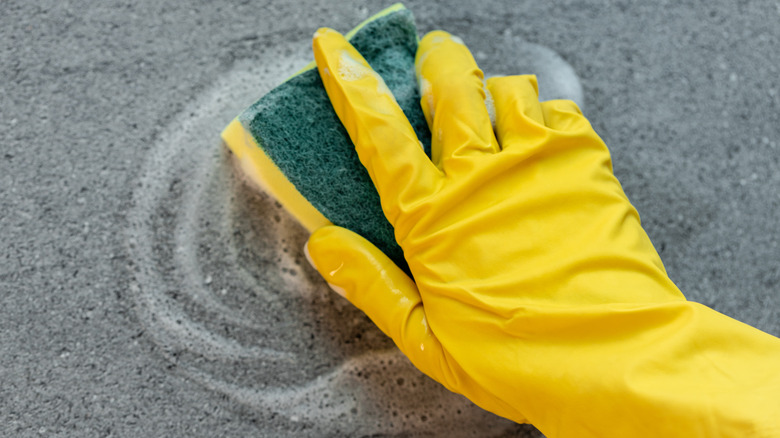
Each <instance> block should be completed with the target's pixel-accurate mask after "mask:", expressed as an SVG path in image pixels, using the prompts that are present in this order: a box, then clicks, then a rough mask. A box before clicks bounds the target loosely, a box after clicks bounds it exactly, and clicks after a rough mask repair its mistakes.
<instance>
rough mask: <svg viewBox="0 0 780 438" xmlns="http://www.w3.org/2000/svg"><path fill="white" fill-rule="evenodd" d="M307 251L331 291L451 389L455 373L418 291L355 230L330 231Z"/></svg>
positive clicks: (312, 239)
mask: <svg viewBox="0 0 780 438" xmlns="http://www.w3.org/2000/svg"><path fill="white" fill-rule="evenodd" d="M305 252H306V256H307V258H308V259H309V262H310V263H311V264H312V266H314V268H315V269H316V270H317V271H318V272H319V273H320V275H322V276H323V278H325V281H327V282H328V285H329V286H330V287H331V289H333V290H334V291H336V292H337V293H338V294H339V295H341V296H343V297H345V298H346V299H348V300H349V301H350V302H351V303H352V304H353V305H355V306H356V307H357V308H359V309H360V310H362V311H363V312H364V313H365V314H366V315H368V317H369V318H371V320H372V321H374V324H376V325H377V326H378V327H379V329H380V330H382V332H384V333H385V334H386V335H388V336H390V338H392V339H393V341H394V342H395V344H396V345H397V346H398V348H399V349H401V351H402V352H403V353H404V354H405V355H406V356H407V357H408V358H409V360H411V361H412V363H413V364H414V365H415V366H416V367H417V368H418V369H420V370H421V371H422V372H424V373H425V374H427V375H428V376H430V377H432V378H433V379H435V380H437V381H438V382H440V383H442V384H444V385H445V386H447V387H449V386H450V385H448V383H449V382H452V380H451V378H452V376H449V375H448V374H449V373H451V372H452V369H451V368H450V366H449V365H448V364H447V359H446V358H445V354H444V352H443V350H442V346H441V344H440V343H439V341H438V339H436V336H435V335H434V334H433V332H432V331H431V329H430V327H429V326H428V321H427V319H426V317H425V309H424V307H423V302H422V299H421V297H420V293H419V291H418V290H417V286H416V285H415V284H414V281H412V279H411V278H409V276H407V275H406V274H405V273H404V272H403V271H402V270H401V269H400V268H398V267H397V266H396V265H395V264H394V263H393V262H392V261H391V260H390V259H389V258H388V257H387V256H386V255H385V254H384V253H382V251H380V250H379V249H378V248H377V247H375V246H374V245H373V244H371V242H369V241H367V240H366V239H364V238H363V237H361V236H359V235H358V234H356V233H354V232H352V231H349V230H347V229H345V228H341V227H337V226H326V227H323V228H320V229H318V230H317V231H315V232H314V233H313V234H312V235H311V237H310V238H309V241H308V242H307V243H306V247H305ZM449 389H452V388H449Z"/></svg>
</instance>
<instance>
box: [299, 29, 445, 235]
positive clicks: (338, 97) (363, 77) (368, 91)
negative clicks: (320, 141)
mask: <svg viewBox="0 0 780 438" xmlns="http://www.w3.org/2000/svg"><path fill="white" fill-rule="evenodd" d="M313 48H314V59H315V60H316V62H317V68H318V70H319V72H320V77H321V78H322V82H323V84H324V86H325V90H326V91H327V93H328V97H329V98H330V101H331V103H332V104H333V109H334V110H335V111H336V114H337V115H338V117H339V119H340V120H341V123H342V124H343V125H344V127H345V128H346V130H347V132H348V133H349V136H350V138H351V139H352V142H353V143H354V144H355V149H356V150H357V153H358V156H359V157H360V162H361V163H363V165H364V166H365V167H366V170H368V173H369V175H370V176H371V179H372V181H373V182H374V185H375V186H376V189H377V191H378V192H379V197H380V198H381V200H382V207H383V209H384V211H385V214H386V215H387V216H388V219H390V221H391V223H393V217H391V216H392V210H397V207H396V206H397V205H398V204H402V203H404V202H411V201H413V200H415V199H419V197H420V196H422V194H423V193H425V192H427V190H429V189H430V188H432V186H433V184H434V182H435V181H434V180H435V178H436V176H437V174H438V171H437V169H436V168H435V166H433V163H431V161H430V159H428V156H427V155H426V154H425V152H424V150H423V148H422V145H421V144H420V142H419V140H418V139H417V136H416V135H415V132H414V129H413V128H412V126H411V125H410V124H409V121H408V120H407V119H406V116H405V115H404V113H403V111H402V110H401V107H399V106H398V103H397V102H396V100H395V98H394V97H393V94H392V93H391V92H390V90H389V89H388V88H387V85H385V82H384V80H383V79H382V77H381V76H379V74H377V73H376V72H375V71H374V70H372V69H371V67H370V66H369V65H368V62H366V60H365V59H364V58H363V56H361V55H360V53H358V51H357V50H356V49H355V48H354V47H352V45H351V44H350V43H349V42H348V41H347V40H346V39H345V38H344V37H343V36H342V35H341V34H340V33H338V32H336V31H335V30H332V29H327V28H323V29H320V30H318V31H317V33H315V34H314V41H313Z"/></svg>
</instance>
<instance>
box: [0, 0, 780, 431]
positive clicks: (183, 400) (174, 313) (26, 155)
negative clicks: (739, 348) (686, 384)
mask: <svg viewBox="0 0 780 438" xmlns="http://www.w3.org/2000/svg"><path fill="white" fill-rule="evenodd" d="M406 4H407V7H409V8H410V9H411V10H412V11H413V12H414V14H415V16H416V19H417V25H418V28H419V29H420V30H421V31H423V32H424V31H428V30H432V29H436V28H442V29H445V30H448V31H450V32H452V33H454V34H457V35H459V36H460V37H462V38H463V40H464V41H465V42H466V44H467V45H468V46H469V47H470V48H471V49H472V51H473V52H474V54H475V58H476V59H477V61H478V62H479V63H480V64H481V65H482V66H483V67H484V68H485V70H486V71H487V72H488V73H493V74H501V73H504V74H508V73H534V71H521V70H523V67H524V66H525V65H528V67H529V69H530V70H533V69H534V68H536V67H538V66H536V67H535V66H533V65H532V63H526V62H525V61H526V60H528V54H529V53H537V52H534V51H533V50H530V51H529V49H528V48H529V47H543V48H545V50H547V49H549V50H551V51H552V52H554V53H557V54H558V55H560V59H562V60H563V61H565V63H568V65H570V66H571V67H572V69H573V71H574V72H575V73H576V75H577V77H579V81H580V82H579V83H580V84H581V87H582V88H581V92H582V95H581V96H582V101H581V103H582V104H583V107H584V111H585V114H586V115H587V116H588V117H589V119H590V120H591V122H592V123H593V125H594V127H595V129H596V130H597V132H599V133H600V134H601V136H602V137H603V138H604V140H605V141H606V143H607V144H608V145H609V147H610V148H611V150H612V155H613V161H614V167H615V173H616V174H617V176H618V178H619V179H620V181H621V182H622V183H623V186H624V188H625V191H626V193H627V194H628V196H629V197H630V199H631V200H632V201H633V202H634V204H635V205H636V207H637V208H638V210H639V212H640V214H641V215H642V218H643V223H644V225H645V228H646V230H647V231H648V234H649V235H650V237H651V238H652V240H653V242H654V244H655V245H656V247H657V248H658V250H659V252H660V253H661V256H662V258H663V260H664V262H665V264H666V267H667V270H668V271H669V274H670V276H671V277H672V279H673V280H675V282H676V283H677V284H678V285H679V286H680V288H681V289H682V290H683V292H684V293H685V294H686V295H687V296H688V297H689V298H690V299H692V300H696V301H700V302H703V303H705V304H707V305H709V306H712V307H714V308H715V309H717V310H719V311H721V312H724V313H726V314H728V315H731V316H733V317H735V318H737V319H739V320H741V321H744V322H746V323H748V324H751V325H753V326H756V327H758V328H760V329H762V330H765V331H767V332H769V333H771V334H773V335H775V336H777V335H779V334H780V317H779V314H780V311H779V310H780V246H778V245H779V244H780V243H779V242H780V225H778V221H777V219H776V218H777V216H778V213H780V195H778V193H780V172H779V171H778V170H780V162H779V159H780V158H779V157H780V79H779V78H780V74H779V73H780V72H779V71H778V70H779V69H780V67H778V57H777V55H776V47H777V46H778V45H780V26H778V25H777V23H778V20H779V19H780V7H778V5H777V3H776V2H773V1H752V0H747V1H740V2H732V1H720V0H716V1H710V2H706V3H702V2H687V1H674V2H672V1H657V2H633V1H614V2H600V1H561V2H554V3H553V2H525V1H523V2H515V1H511V2H510V1H491V0H485V1H482V2H480V3H479V8H478V9H477V10H470V9H469V5H471V4H473V2H466V1H451V2H447V3H446V4H445V3H439V2H424V1H412V2H407V3H406ZM386 6H389V3H388V2H378V1H367V2H356V1H343V2H313V1H306V0H302V1H297V2H282V1H276V2H241V3H228V2H224V1H213V2H199V3H191V4H185V3H170V2H153V1H139V2H133V3H126V2H115V1H101V2H97V1H93V2H86V1H68V2H65V1H43V0H41V1H36V2H28V1H18V0H9V1H5V2H3V3H2V4H1V5H0V145H1V146H2V150H0V382H2V384H0V436H22V437H25V436H54V437H57V436H101V437H102V436H174V437H193V436H204V437H206V436H208V437H213V436H259V437H286V436H290V437H299V436H311V437H321V436H358V437H361V436H441V435H442V434H447V435H451V436H458V434H459V435H460V436H490V435H493V436H504V437H524V436H539V434H538V432H536V431H535V430H534V429H533V428H532V427H529V426H516V425H513V424H511V423H508V422H506V421H504V420H501V419H498V418H496V417H494V416H492V415H491V414H486V413H483V412H481V411H479V410H478V409H477V408H474V407H473V406H471V405H470V404H469V403H467V402H466V401H464V400H463V399H462V398H460V397H458V396H453V395H450V394H447V393H446V391H444V390H442V389H441V388H440V387H438V385H436V384H434V383H431V382H430V380H429V379H427V378H425V377H424V376H422V375H420V374H419V373H417V372H416V371H415V370H414V369H413V368H411V366H410V365H409V364H408V363H407V362H406V361H405V359H403V358H402V357H401V356H399V355H398V354H397V353H396V352H395V351H394V349H393V346H392V343H391V342H390V341H388V340H387V339H386V338H384V336H383V335H382V334H381V333H380V332H379V331H378V330H376V329H375V328H374V327H373V326H372V325H371V323H370V321H369V320H367V319H366V318H365V317H364V316H363V315H362V314H360V313H359V312H357V311H355V310H354V309H352V308H351V307H350V306H349V304H348V303H346V302H344V301H343V300H341V299H340V298H339V297H338V296H335V295H333V294H331V293H330V292H329V291H328V290H327V287H326V286H325V285H324V283H322V281H321V280H320V279H319V278H317V275H316V273H315V272H314V271H313V270H312V269H311V268H309V267H308V266H307V265H306V262H305V261H304V259H303V256H302V253H301V247H302V245H303V243H304V242H305V239H306V235H305V232H304V230H303V229H302V228H300V227H299V226H298V225H297V224H295V223H294V222H293V221H291V220H290V218H289V217H287V216H286V215H285V213H284V211H282V210H281V209H279V207H278V206H277V205H276V204H274V202H273V201H272V200H270V199H268V198H267V197H266V196H263V195H259V194H257V193H255V192H254V191H252V190H251V189H250V188H248V187H246V186H245V185H244V184H243V183H242V181H241V179H240V177H239V176H237V174H236V172H235V170H234V168H233V165H232V163H231V159H230V156H229V154H228V153H227V152H226V151H225V150H224V149H223V148H222V147H221V146H220V144H219V131H220V130H221V129H222V128H223V127H224V126H225V125H226V124H227V123H228V122H229V121H230V120H231V119H232V118H233V117H235V115H237V114H238V113H239V112H240V111H241V110H242V109H243V108H245V107H246V106H247V105H249V104H251V103H252V102H253V101H254V100H256V98H257V97H259V96H260V95H262V93H264V92H267V91H268V90H269V89H270V88H271V87H273V86H274V85H276V84H277V83H278V82H280V81H281V80H284V79H285V78H286V77H287V76H288V75H289V74H292V73H293V72H295V71H296V70H297V69H298V68H300V67H301V66H302V65H304V64H305V63H306V62H307V61H308V59H309V58H310V55H309V53H308V51H309V42H308V41H309V38H310V37H311V35H312V34H313V32H314V31H315V30H316V28H317V27H320V26H323V25H327V26H330V27H334V28H336V29H338V30H341V31H347V30H349V29H351V28H352V27H353V26H354V25H356V24H357V23H359V22H360V21H362V20H363V19H365V18H367V17H368V16H369V15H371V14H373V13H374V12H377V11H379V10H381V9H383V8H384V7H386ZM544 77H546V76H545V75H542V74H540V82H541V86H542V87H543V89H544V82H543V81H544ZM253 81H256V83H255V82H253ZM554 91H555V90H552V92H554Z"/></svg>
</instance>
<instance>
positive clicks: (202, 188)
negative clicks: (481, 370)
mask: <svg viewBox="0 0 780 438" xmlns="http://www.w3.org/2000/svg"><path fill="white" fill-rule="evenodd" d="M306 47H307V43H306V42H296V43H295V44H291V45H290V46H289V47H277V48H275V49H270V50H269V51H268V52H267V53H266V54H265V55H264V56H265V57H266V58H267V59H264V60H263V62H261V61H255V62H252V63H249V62H246V63H239V64H237V65H236V66H235V67H234V68H233V69H232V70H231V71H229V72H228V73H226V74H225V75H224V76H223V77H222V78H221V79H219V80H218V81H217V82H216V83H215V84H214V85H213V86H212V87H211V88H210V89H209V90H208V91H207V92H206V93H204V95H202V96H201V97H200V98H198V99H197V100H196V101H194V102H190V103H189V104H188V105H187V108H188V110H187V111H186V112H185V113H183V114H180V115H179V116H177V117H175V118H174V119H173V121H172V122H171V123H170V125H169V126H167V127H166V129H165V130H164V132H163V134H162V135H161V136H160V137H159V140H158V141H157V143H156V144H155V145H154V147H153V148H152V149H151V151H150V156H149V159H148V162H147V164H146V166H145V168H144V169H143V172H142V177H141V178H140V181H139V183H138V188H137V190H136V191H135V193H134V208H133V209H132V210H131V211H130V213H129V216H128V220H129V227H128V230H127V248H128V251H129V253H130V255H131V257H132V259H133V260H134V263H135V269H136V272H135V278H136V282H135V283H133V284H132V285H131V287H130V292H131V295H132V297H133V299H134V300H135V304H136V306H135V309H136V312H137V315H138V320H139V322H140V324H141V325H142V326H143V327H144V330H145V333H147V334H148V335H149V337H150V338H151V339H152V340H153V341H154V342H155V343H157V345H158V346H159V347H160V351H161V352H162V354H164V355H165V357H166V358H167V359H168V360H169V361H171V363H172V364H175V365H176V366H177V367H176V368H177V369H178V370H179V371H178V372H182V373H184V374H185V375H186V376H188V377H189V378H191V379H193V380H194V381H197V382H199V383H200V384H202V385H203V386H204V387H207V388H210V389H211V390H213V391H216V392H219V393H222V394H226V395H228V396H230V397H231V398H232V399H233V400H236V401H238V402H239V403H242V404H244V405H246V406H249V407H251V408H253V409H256V410H257V411H258V412H266V413H270V412H274V413H277V414H280V415H283V416H285V417H286V418H288V419H289V420H290V421H292V422H304V423H306V424H308V426H309V427H310V430H313V431H314V432H313V433H314V434H315V435H319V436H323V435H339V436H345V435H371V434H401V435H404V436H414V435H422V436H426V435H430V434H441V433H444V434H447V435H450V436H453V437H458V436H506V434H507V433H510V432H511V431H517V430H526V429H518V426H516V425H514V424H512V423H510V422H508V421H506V420H503V419H500V418H498V417H496V416H494V415H492V414H490V413H487V412H485V411H482V410H481V409H479V408H477V407H475V406H473V405H472V404H471V403H470V402H468V401H467V400H465V399H464V398H463V397H461V396H458V395H455V394H452V393H449V392H448V391H446V390H445V389H444V388H442V387H441V386H440V385H438V384H437V383H435V382H433V381H432V380H431V379H429V378H427V377H425V376H423V375H422V374H421V373H419V372H418V371H417V370H415V369H414V367H413V366H412V365H411V364H409V362H408V361H407V360H406V359H405V358H404V357H403V355H401V354H400V353H399V352H398V351H397V349H395V348H394V347H393V346H392V344H391V343H390V341H389V340H387V338H386V337H384V335H382V334H381V332H379V331H378V329H376V328H375V327H373V325H372V324H371V322H370V321H369V320H368V319H367V318H366V317H365V316H364V315H362V314H361V313H360V312H359V311H357V310H355V309H354V308H353V307H352V306H351V305H350V304H349V303H348V302H346V300H343V299H340V298H338V297H334V295H333V294H332V293H331V292H330V291H329V290H328V289H327V285H325V284H324V282H322V280H321V279H320V278H319V277H318V275H317V274H316V273H315V272H314V271H313V270H312V269H311V268H309V267H308V266H307V263H306V261H305V260H304V257H305V256H304V255H303V251H302V247H303V246H304V243H305V240H306V238H307V235H306V232H305V231H304V230H303V228H302V227H300V226H299V225H298V224H297V223H295V222H294V221H293V219H292V218H291V217H290V216H289V215H287V213H286V212H285V211H284V210H283V209H282V208H281V207H280V206H279V204H277V203H275V202H274V201H273V200H272V199H270V198H269V197H268V196H265V195H263V194H257V193H255V192H252V191H249V190H247V189H246V188H245V186H244V184H243V182H242V181H241V180H240V179H238V178H237V177H236V171H235V169H234V168H233V167H232V165H231V160H230V156H229V154H228V153H227V152H226V151H225V149H224V148H220V147H219V146H218V134H219V132H220V130H221V129H222V128H223V127H224V126H226V125H227V123H228V122H229V121H230V119H231V118H232V117H233V116H235V115H236V114H238V113H239V112H240V111H241V110H242V109H243V108H244V107H246V106H247V105H249V104H250V103H251V101H249V100H247V99H248V98H247V96H249V97H250V98H251V97H257V96H259V95H261V94H263V93H265V92H268V91H269V90H270V89H271V88H272V87H273V86H275V85H276V84H277V83H278V82H279V81H280V80H282V79H283V78H285V77H288V76H289V75H290V74H292V73H293V72H295V71H296V70H297V68H299V66H301V65H303V64H305V59H306V58H307V57H308V56H307V55H308V53H307V52H308V50H305V48H306ZM299 48H303V50H299ZM286 53H293V55H286ZM259 66H263V67H259ZM258 78H259V80H258ZM356 336H359V337H356ZM345 419H348V421H345ZM486 433H487V435H486ZM529 433H530V432H529ZM513 435H514V434H513ZM514 436H517V435H514ZM535 436H536V435H535Z"/></svg>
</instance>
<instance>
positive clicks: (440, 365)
mask: <svg viewBox="0 0 780 438" xmlns="http://www.w3.org/2000/svg"><path fill="white" fill-rule="evenodd" d="M314 54H315V59H316V61H317V65H318V68H319V71H320V75H321V77H322V80H323V82H324V84H325V88H326V90H327V92H328V95H329V96H330V99H331V101H332V103H333V107H334V109H335V110H336V112H337V113H338V115H339V117H340V119H341V121H342V122H343V124H344V126H345V127H346V129H347V131H348V132H349V134H350V136H351V138H352V140H353V142H354V144H355V145H356V148H357V152H358V154H359V156H360V160H361V162H362V163H363V164H364V165H365V167H366V168H367V169H368V172H369V174H370V175H371V178H372V180H373V181H374V184H375V185H376V188H377V190H378V192H379V195H380V198H381V201H382V207H383V210H384V212H385V214H386V216H387V218H388V219H389V221H390V223H391V224H392V225H393V226H394V227H395V234H396V239H397V240H398V242H399V244H400V246H401V247H402V248H403V250H404V254H405V257H406V259H407V260H408V262H409V267H410V269H411V272H412V273H413V275H414V281H413V280H412V279H410V278H409V277H407V276H406V275H405V274H404V273H403V272H402V271H401V270H399V269H398V268H397V267H396V266H394V265H393V264H392V263H391V262H390V261H389V260H388V259H387V257H385V256H384V255H383V254H382V253H381V252H379V251H378V250H377V249H376V248H375V247H373V246H372V245H371V244H369V243H368V242H367V241H365V240H363V239H362V238H361V237H359V236H357V235H356V234H354V233H352V232H350V231H347V230H345V229H342V228H338V227H325V228H323V229H320V230H319V231H317V232H315V233H314V234H313V235H312V237H311V239H310V241H309V243H308V245H307V251H308V253H309V255H310V258H311V260H312V262H313V264H314V265H315V267H316V268H317V269H318V270H319V272H320V273H321V274H322V275H323V276H324V277H325V279H326V280H327V281H328V282H329V283H330V284H331V285H332V286H333V287H334V288H335V289H336V290H338V291H340V292H341V293H342V294H344V295H345V296H346V298H348V299H349V300H350V301H351V302H352V303H354V304H355V305H356V306H357V307H359V308H360V309H362V310H363V311H364V312H366V313H367V314H368V315H369V316H370V317H371V318H372V319H373V320H374V322H375V323H376V324H377V325H378V326H379V327H380V328H381V329H382V330H383V331H384V332H385V333H386V334H388V335H389V336H391V337H392V338H393V340H394V341H395V343H396V344H397V345H398V347H399V348H400V349H401V350H402V351H403V352H404V353H405V354H406V355H407V357H408V358H409V359H410V360H411V361H412V362H413V363H414V364H415V366H417V367H418V368H419V369H420V370H422V371H423V372H424V373H426V374H427V375H429V376H430V377H432V378H434V379H435V380H437V381H439V382H440V383H441V384H443V385H444V386H446V387H447V388H449V389H450V390H452V391H455V392H458V393H461V394H464V395H465V396H466V397H468V398H469V399H471V400H472V401H473V402H475V403H476V404H478V405H479V406H481V407H483V408H485V409H488V410H490V411H492V412H495V413H497V414H499V415H502V416H504V417H507V418H510V419H513V420H515V421H518V422H531V423H533V424H534V425H536V427H538V428H539V429H540V430H541V431H542V432H543V433H545V434H546V435H547V436H548V437H551V438H552V437H591V436H592V437H611V436H614V437H644V436H647V437H659V436H681V437H697V436H706V437H714V436H755V437H758V436H778V435H780V340H778V339H777V338H775V337H773V336H771V335H768V334H765V333H763V332H761V331H758V330H756V329H754V328H751V327H749V326H747V325H744V324H742V323H740V322H737V321H735V320H733V319H730V318H728V317H726V316H724V315H722V314H719V313H717V312H715V311H713V310H711V309H709V308H707V307H704V306H702V305H700V304H696V303H692V302H688V301H686V300H685V298H684V297H683V295H682V294H681V293H680V291H679V290H678V289H677V288H676V287H675V285H674V284H673V283H672V281H671V280H670V279H669V277H668V276H667V274H666V272H665V270H664V267H663V265H662V263H661V260H660V258H659V256H658V254H657V253H656V251H655V250H654V248H653V246H652V244H651V242H650V240H649V238H648V237H647V235H646V234H645V232H644V230H643V229H642V227H641V225H640V221H639V217H638V215H637V212H636V210H635V209H634V208H633V207H632V205H631V204H630V202H629V200H628V199H627V198H626V196H625V195H624V193H623V190H622V188H621V186H620V184H619V182H618V181H617V179H616V178H615V177H614V176H613V173H612V168H611V161H610V155H609V152H608V150H607V147H606V146H605V144H604V143H603V142H602V141H601V139H600V138H599V137H598V135H597V134H596V133H595V132H594V130H593V129H592V127H591V126H590V124H589V123H588V121H587V120H586V119H585V118H584V117H583V115H582V114H581V112H580V111H579V109H578V108H577V106H576V105H575V104H574V103H573V102H570V101H550V102H541V103H540V102H539V100H538V93H537V86H536V79H535V78H534V77H532V76H511V77H498V78H492V79H489V80H488V81H487V82H486V85H484V84H483V76H482V72H481V71H480V70H479V69H478V67H477V65H476V63H475V61H474V59H473V57H472V56H471V54H470V53H469V51H468V49H467V48H466V47H465V46H464V45H463V44H462V42H461V41H460V40H459V39H457V38H453V37H451V36H450V35H449V34H447V33H444V32H434V33H431V34H428V35H427V36H426V37H425V38H423V40H422V41H421V42H420V46H419V49H418V53H417V59H416V66H417V72H418V78H419V82H420V89H421V94H422V99H421V105H422V107H423V110H424V113H425V115H426V118H427V120H428V123H429V126H430V128H431V132H432V137H433V144H432V155H433V157H432V160H431V159H429V158H428V157H427V156H426V155H425V153H424V152H423V150H422V148H421V147H420V144H419V142H418V140H417V138H416V137H415V134H414V132H413V130H412V128H411V126H410V125H409V123H408V121H407V120H406V118H405V117H404V115H403V113H402V112H401V110H400V108H399V107H398V105H397V104H396V102H395V99H394V98H393V96H392V95H391V93H390V92H389V90H388V89H387V87H386V86H385V85H384V82H383V81H382V79H381V78H380V77H379V76H378V75H377V74H376V73H374V72H373V71H372V70H371V69H370V67H369V66H368V64H366V62H365V61H364V60H363V58H362V57H361V56H360V54H359V53H357V52H356V51H355V50H354V48H352V47H351V46H350V44H349V43H348V42H347V41H346V40H344V38H343V37H342V36H341V35H340V34H338V33H337V32H335V31H332V30H328V29H322V30H320V31H318V33H317V34H316V35H315V38H314ZM486 90H487V91H489V94H490V95H492V101H493V103H494V105H495V128H494V127H493V126H492V125H491V117H490V115H489V111H488V109H487V107H486V103H485V101H486ZM488 101H490V99H488ZM488 106H489V105H488Z"/></svg>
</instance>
